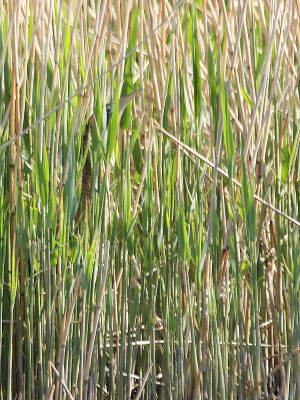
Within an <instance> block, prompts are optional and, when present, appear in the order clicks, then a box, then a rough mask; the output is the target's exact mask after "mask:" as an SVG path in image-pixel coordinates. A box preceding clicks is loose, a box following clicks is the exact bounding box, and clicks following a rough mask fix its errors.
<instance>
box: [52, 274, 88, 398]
mask: <svg viewBox="0 0 300 400" xmlns="http://www.w3.org/2000/svg"><path fill="white" fill-rule="evenodd" d="M82 277H83V271H82V270H80V273H79V276H78V280H77V284H76V288H75V290H74V295H73V300H72V303H71V305H70V309H69V312H68V315H67V317H66V319H64V320H65V323H64V324H63V326H62V330H61V336H60V351H59V358H58V364H57V366H58V368H57V370H58V373H59V380H57V382H56V390H55V400H60V399H61V398H62V380H63V366H64V356H65V349H66V344H67V339H68V334H69V328H70V324H71V318H72V315H73V311H74V307H75V303H76V300H77V296H78V293H79V289H80V285H81V281H82Z"/></svg>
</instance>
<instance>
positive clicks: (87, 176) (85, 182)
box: [75, 89, 142, 223]
mask: <svg viewBox="0 0 300 400" xmlns="http://www.w3.org/2000/svg"><path fill="white" fill-rule="evenodd" d="M140 93H142V89H140V90H136V91H135V92H132V93H130V94H128V95H127V96H124V97H122V98H121V99H120V100H119V119H120V118H121V116H122V114H123V111H124V110H125V108H126V107H127V105H128V104H129V102H130V101H131V100H133V99H134V98H135V97H136V96H137V95H138V94H140ZM113 107H114V103H108V104H106V116H107V119H106V128H107V127H108V124H109V120H110V117H111V115H112V113H113ZM93 121H94V116H91V118H90V119H89V121H88V123H87V126H86V129H85V132H84V134H83V138H82V144H83V153H84V152H85V150H86V146H88V137H89V132H90V130H92V127H93ZM91 175H92V169H91V159H90V152H89V151H88V153H87V157H86V161H85V164H84V168H83V171H82V217H84V215H85V210H86V206H89V201H90V196H91ZM79 217H80V208H79V209H78V211H77V215H76V218H75V222H76V223H77V221H78V219H79ZM83 219H84V218H83Z"/></svg>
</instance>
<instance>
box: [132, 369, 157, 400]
mask: <svg viewBox="0 0 300 400" xmlns="http://www.w3.org/2000/svg"><path fill="white" fill-rule="evenodd" d="M152 367H153V363H151V364H150V365H149V367H148V369H147V371H146V374H145V376H144V378H143V383H142V384H141V386H140V387H139V390H138V392H137V394H136V396H135V399H136V400H139V398H140V397H141V395H142V393H143V390H144V387H145V384H146V382H147V379H148V376H149V374H150V372H151V369H152Z"/></svg>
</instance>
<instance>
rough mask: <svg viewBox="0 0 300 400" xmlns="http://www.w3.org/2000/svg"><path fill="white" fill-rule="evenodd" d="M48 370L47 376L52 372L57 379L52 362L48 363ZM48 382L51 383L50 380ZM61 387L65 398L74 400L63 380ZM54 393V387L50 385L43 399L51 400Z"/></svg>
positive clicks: (57, 374) (57, 373) (56, 371)
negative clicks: (65, 395)
mask: <svg viewBox="0 0 300 400" xmlns="http://www.w3.org/2000/svg"><path fill="white" fill-rule="evenodd" d="M48 370H49V374H50V373H51V371H52V370H53V371H54V372H55V375H56V376H57V377H58V378H59V377H60V376H59V372H58V370H57V369H56V368H55V366H54V365H53V363H52V361H49V362H48ZM50 382H52V379H51V380H50ZM61 382H62V385H63V388H64V390H65V392H66V394H67V396H68V397H69V398H70V399H71V400H74V397H73V396H72V393H71V392H70V390H69V389H68V386H67V384H66V382H65V381H64V379H62V381H61ZM54 391H55V385H54V384H52V385H51V386H49V388H48V390H47V392H46V395H45V399H47V400H52V399H53V395H54Z"/></svg>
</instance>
